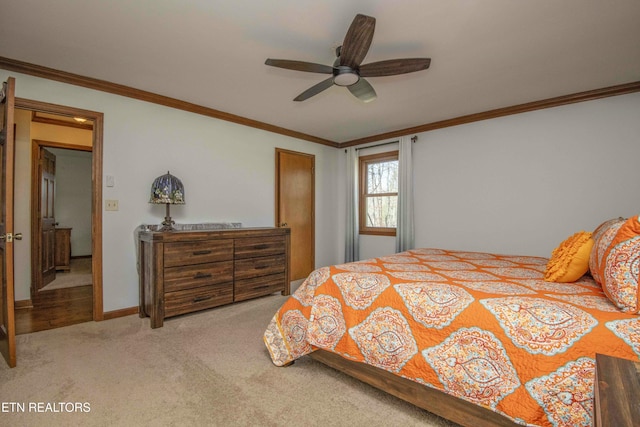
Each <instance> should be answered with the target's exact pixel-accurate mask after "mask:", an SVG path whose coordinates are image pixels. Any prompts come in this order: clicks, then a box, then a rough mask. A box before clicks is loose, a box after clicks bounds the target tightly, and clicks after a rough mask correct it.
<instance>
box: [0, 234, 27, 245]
mask: <svg viewBox="0 0 640 427" xmlns="http://www.w3.org/2000/svg"><path fill="white" fill-rule="evenodd" d="M14 238H15V239H16V240H22V233H16V234H12V233H7V234H0V241H3V240H4V241H6V242H7V243H11V242H13V239H14Z"/></svg>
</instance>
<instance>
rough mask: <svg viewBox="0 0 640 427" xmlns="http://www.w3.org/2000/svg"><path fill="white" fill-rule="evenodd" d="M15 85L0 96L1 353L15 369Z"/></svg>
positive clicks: (8, 83) (11, 83)
mask: <svg viewBox="0 0 640 427" xmlns="http://www.w3.org/2000/svg"><path fill="white" fill-rule="evenodd" d="M15 93H16V81H15V79H14V78H13V77H9V78H8V79H7V81H6V82H4V83H2V91H1V92H0V107H1V108H2V111H1V112H0V120H1V122H0V125H1V129H2V131H1V132H0V179H1V180H2V182H0V281H1V282H2V293H1V295H0V298H1V299H2V301H1V302H2V304H0V310H2V313H0V322H1V323H0V352H1V353H2V356H3V357H4V358H5V360H6V361H7V363H8V364H9V367H11V368H13V367H15V366H16V323H15V313H14V289H13V241H14V240H16V239H17V240H20V239H22V235H21V234H17V235H14V233H13V178H14V171H13V166H14V156H15V153H14V147H15V139H14V116H13V115H14V106H15Z"/></svg>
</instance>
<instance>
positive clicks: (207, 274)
mask: <svg viewBox="0 0 640 427" xmlns="http://www.w3.org/2000/svg"><path fill="white" fill-rule="evenodd" d="M208 277H211V273H200V272H197V273H196V275H195V276H193V278H194V279H206V278H208Z"/></svg>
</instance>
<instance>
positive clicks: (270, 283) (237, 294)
mask: <svg viewBox="0 0 640 427" xmlns="http://www.w3.org/2000/svg"><path fill="white" fill-rule="evenodd" d="M284 276H285V275H284V272H282V273H278V274H272V275H270V276H262V277H255V278H253V279H242V280H236V284H235V291H234V296H233V300H234V301H244V300H246V299H251V298H256V297H261V296H263V295H269V294H272V293H274V292H281V291H284V282H285V278H284Z"/></svg>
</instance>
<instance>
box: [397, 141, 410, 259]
mask: <svg viewBox="0 0 640 427" xmlns="http://www.w3.org/2000/svg"><path fill="white" fill-rule="evenodd" d="M412 152H413V143H412V142H411V138H409V137H407V136H403V137H402V138H400V141H399V149H398V225H397V228H396V252H403V251H406V250H409V249H413V247H414V246H413V245H414V239H413V234H414V232H413V156H412Z"/></svg>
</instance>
